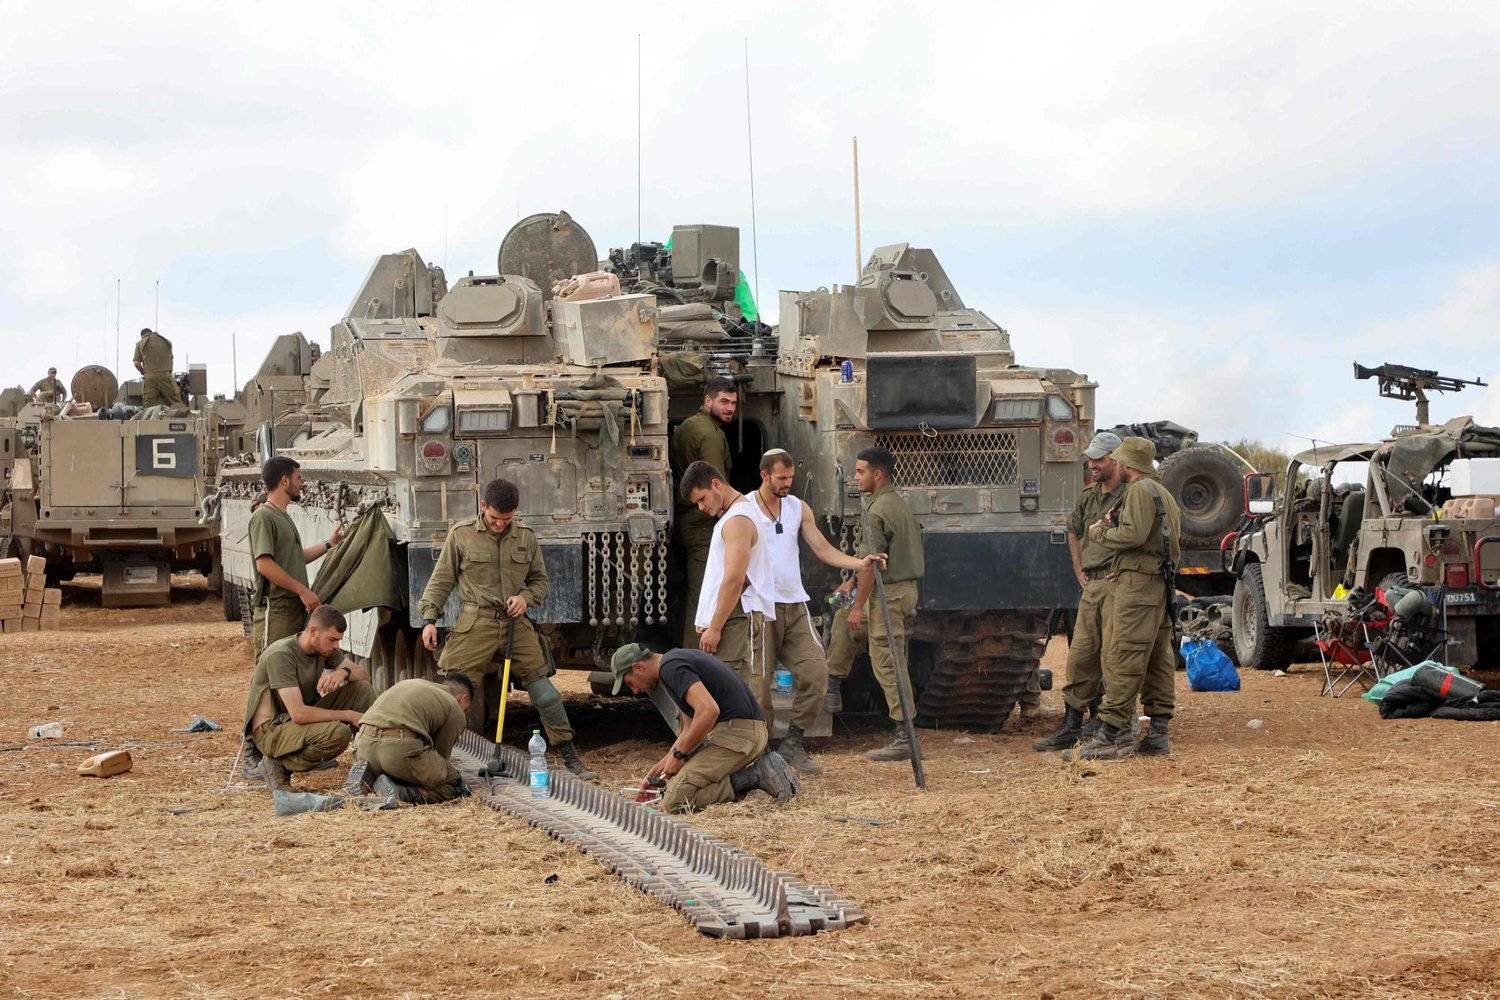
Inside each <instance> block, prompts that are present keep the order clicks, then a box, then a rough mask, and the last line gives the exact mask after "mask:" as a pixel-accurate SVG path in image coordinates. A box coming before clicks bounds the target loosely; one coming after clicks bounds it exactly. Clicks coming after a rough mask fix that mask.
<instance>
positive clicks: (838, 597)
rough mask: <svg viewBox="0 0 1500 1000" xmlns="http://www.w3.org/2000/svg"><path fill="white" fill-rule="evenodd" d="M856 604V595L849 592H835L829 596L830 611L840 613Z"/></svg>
mask: <svg viewBox="0 0 1500 1000" xmlns="http://www.w3.org/2000/svg"><path fill="white" fill-rule="evenodd" d="M853 603H854V595H853V594H851V593H849V591H847V590H835V591H834V592H833V593H831V594H829V595H828V610H829V611H832V612H835V613H837V612H839V611H841V610H843V609H844V608H847V607H849V606H850V605H851V604H853Z"/></svg>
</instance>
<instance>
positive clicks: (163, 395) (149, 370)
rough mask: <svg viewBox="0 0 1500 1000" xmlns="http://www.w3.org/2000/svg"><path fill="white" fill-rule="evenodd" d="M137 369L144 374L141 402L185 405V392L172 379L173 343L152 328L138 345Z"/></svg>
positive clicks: (146, 330) (147, 404) (143, 331)
mask: <svg viewBox="0 0 1500 1000" xmlns="http://www.w3.org/2000/svg"><path fill="white" fill-rule="evenodd" d="M134 362H135V370H136V371H138V372H140V373H141V379H142V383H141V405H142V406H145V407H148V408H149V407H152V406H181V405H182V394H181V393H179V392H178V391H177V383H176V381H174V380H173V378H172V342H171V341H170V340H168V339H167V338H166V337H163V336H162V335H161V334H159V333H156V332H155V331H153V330H152V329H151V328H150V327H147V328H145V329H143V330H141V339H140V340H138V341H136V344H135V357H134Z"/></svg>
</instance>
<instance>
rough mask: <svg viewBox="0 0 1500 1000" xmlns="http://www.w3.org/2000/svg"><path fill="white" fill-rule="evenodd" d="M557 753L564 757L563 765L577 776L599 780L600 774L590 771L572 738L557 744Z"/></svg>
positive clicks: (588, 779) (587, 779)
mask: <svg viewBox="0 0 1500 1000" xmlns="http://www.w3.org/2000/svg"><path fill="white" fill-rule="evenodd" d="M557 755H558V756H559V757H561V758H562V761H563V766H564V767H566V768H567V769H568V770H569V771H571V772H572V773H573V776H574V777H575V778H582V779H583V780H584V781H598V780H599V775H597V774H595V773H594V772H593V771H590V770H589V769H588V767H587V766H586V765H585V764H584V763H583V758H582V757H580V756H579V755H578V748H577V747H576V746H574V745H573V741H572V740H568V741H567V742H566V743H559V744H558V745H557Z"/></svg>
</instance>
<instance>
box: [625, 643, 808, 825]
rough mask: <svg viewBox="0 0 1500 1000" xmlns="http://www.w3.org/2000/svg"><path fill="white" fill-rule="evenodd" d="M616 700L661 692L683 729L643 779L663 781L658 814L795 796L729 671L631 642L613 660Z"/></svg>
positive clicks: (708, 659) (711, 661) (751, 703)
mask: <svg viewBox="0 0 1500 1000" xmlns="http://www.w3.org/2000/svg"><path fill="white" fill-rule="evenodd" d="M609 667H610V671H611V672H612V673H613V674H614V675H615V686H614V693H615V694H619V693H620V692H621V690H623V689H624V688H627V687H628V688H629V689H630V690H631V691H633V692H635V693H636V694H646V693H648V692H650V691H653V690H655V689H656V687H657V686H658V685H660V686H662V687H664V688H666V690H667V694H668V695H669V696H670V697H671V699H672V702H673V704H675V705H676V706H677V709H678V711H679V712H681V713H682V728H681V731H680V732H678V734H677V739H676V740H675V741H673V743H672V748H671V749H670V750H669V751H668V752H667V754H666V756H664V757H662V759H661V760H659V761H657V763H656V765H655V766H654V767H652V768H651V771H650V773H649V774H648V775H647V777H648V778H656V777H662V778H666V779H667V787H666V789H665V790H663V792H662V796H661V807H662V809H663V810H665V811H667V812H687V811H689V810H695V809H702V808H704V807H706V806H711V805H714V804H715V803H719V802H733V801H736V800H738V799H742V798H744V797H745V796H746V795H748V794H749V793H750V792H751V791H753V790H755V789H757V788H759V789H760V790H761V791H763V792H765V793H766V794H767V795H770V796H771V797H772V798H774V799H775V800H776V801H778V802H785V801H787V800H788V799H790V798H791V797H792V796H794V795H796V794H797V790H798V785H797V779H796V778H795V777H794V776H793V774H792V771H791V768H790V767H788V766H787V762H786V761H785V760H783V759H782V758H781V755H780V754H778V753H776V752H775V751H774V750H773V751H771V752H770V753H767V752H766V740H767V737H768V734H767V732H766V720H765V716H764V715H762V714H761V710H760V705H759V704H758V703H757V702H756V700H755V695H754V694H753V693H752V692H751V690H750V686H749V685H748V684H746V683H745V682H744V681H743V680H741V679H740V675H739V674H737V673H736V672H735V671H734V670H733V669H731V668H730V667H729V666H727V665H726V664H724V663H722V662H721V661H719V660H718V659H716V658H715V657H713V656H711V655H709V654H708V653H704V652H701V651H699V650H696V649H674V650H672V651H671V652H669V653H665V654H662V653H654V652H652V651H651V650H649V649H647V648H646V647H645V646H642V645H641V644H640V643H635V642H632V643H628V644H626V645H624V646H621V647H620V648H619V649H617V650H615V654H614V656H613V657H612V658H611V659H610V664H609Z"/></svg>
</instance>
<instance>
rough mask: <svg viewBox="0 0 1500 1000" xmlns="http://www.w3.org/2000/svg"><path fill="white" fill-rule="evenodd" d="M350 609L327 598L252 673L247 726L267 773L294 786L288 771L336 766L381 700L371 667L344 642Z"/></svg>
mask: <svg viewBox="0 0 1500 1000" xmlns="http://www.w3.org/2000/svg"><path fill="white" fill-rule="evenodd" d="M346 627H347V623H346V622H345V620H344V615H343V612H341V611H339V610H338V609H337V608H331V607H329V606H327V605H322V606H320V607H318V608H317V610H315V611H314V612H313V613H312V615H311V617H309V618H308V620H307V627H306V628H304V629H303V630H302V631H301V632H298V633H297V634H296V635H289V636H287V637H286V638H285V639H278V640H277V641H275V642H273V643H271V644H270V645H269V646H267V647H266V649H265V652H263V653H261V654H260V659H259V660H257V661H256V664H255V673H254V674H253V675H252V676H251V678H250V697H249V698H248V699H247V700H246V702H245V727H244V733H245V736H246V737H248V738H249V739H250V740H251V742H252V743H253V744H254V745H255V748H256V749H257V750H259V751H260V753H261V754H263V755H264V759H263V760H262V761H261V763H260V773H261V777H263V778H265V781H266V785H267V786H268V787H270V788H273V789H275V788H289V787H290V780H289V774H288V772H292V773H295V772H298V771H313V770H321V769H322V768H323V767H328V766H331V765H332V763H333V761H334V760H335V759H336V758H337V757H338V756H339V754H341V753H343V752H344V748H345V747H347V746H348V745H349V742H350V741H351V740H352V739H354V728H355V727H356V726H358V725H359V724H360V721H361V719H362V717H363V713H364V711H365V710H366V709H367V708H369V707H370V705H371V703H372V702H374V701H375V689H374V688H372V687H370V683H369V681H370V676H369V674H368V673H367V672H366V670H365V668H364V667H362V666H360V665H359V664H358V663H356V662H355V661H354V660H352V659H350V658H348V657H346V656H345V654H344V651H343V650H341V649H339V642H340V641H342V640H343V638H344V629H345V628H346Z"/></svg>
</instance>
